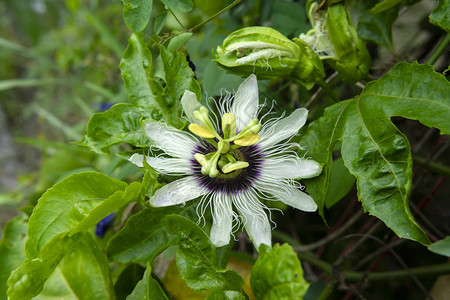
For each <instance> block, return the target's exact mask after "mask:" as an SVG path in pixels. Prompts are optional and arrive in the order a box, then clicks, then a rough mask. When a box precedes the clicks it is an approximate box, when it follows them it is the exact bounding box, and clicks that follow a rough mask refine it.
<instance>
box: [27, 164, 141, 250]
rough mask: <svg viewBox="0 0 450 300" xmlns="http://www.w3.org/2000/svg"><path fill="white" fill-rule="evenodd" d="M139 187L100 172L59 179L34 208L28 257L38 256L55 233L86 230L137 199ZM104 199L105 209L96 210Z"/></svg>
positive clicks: (29, 234)
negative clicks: (113, 211)
mask: <svg viewBox="0 0 450 300" xmlns="http://www.w3.org/2000/svg"><path fill="white" fill-rule="evenodd" d="M139 186H140V184H133V185H132V186H129V188H128V189H127V187H128V185H127V184H126V183H124V182H122V181H120V180H117V179H114V178H111V177H109V176H106V175H103V174H101V173H97V172H83V173H78V174H74V175H71V176H69V177H67V178H65V179H64V180H62V181H60V182H59V183H57V184H56V185H55V186H53V187H52V188H51V189H49V190H47V192H45V193H44V194H43V195H42V197H41V198H40V199H39V202H38V204H37V205H36V207H35V208H34V210H33V214H32V215H31V217H30V220H29V222H28V240H27V242H26V245H25V253H26V255H27V257H28V258H34V257H37V256H38V255H39V251H40V249H41V248H42V246H43V245H45V244H46V243H47V242H48V241H49V240H50V239H51V238H52V237H54V236H55V235H58V234H60V233H63V232H70V231H72V230H74V229H77V231H79V230H85V229H87V226H89V225H93V224H95V223H96V222H98V221H100V220H101V219H103V218H104V217H106V216H107V215H108V214H109V213H110V212H111V211H112V210H114V209H119V208H120V207H122V206H123V205H126V204H127V203H130V202H131V201H134V200H136V198H137V197H138V196H139V192H140V189H139ZM121 200H123V201H121ZM103 201H105V204H103V206H102V207H104V208H106V209H105V210H102V211H98V210H95V208H96V207H97V206H99V205H101V204H102V202H103ZM77 227H78V228H77Z"/></svg>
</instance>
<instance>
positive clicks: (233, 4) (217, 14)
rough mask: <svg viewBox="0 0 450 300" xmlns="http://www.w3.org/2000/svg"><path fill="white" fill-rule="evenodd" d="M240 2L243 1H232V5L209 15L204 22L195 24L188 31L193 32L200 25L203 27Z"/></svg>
mask: <svg viewBox="0 0 450 300" xmlns="http://www.w3.org/2000/svg"><path fill="white" fill-rule="evenodd" d="M239 2H241V0H235V1H233V3H231V4H230V5H228V6H227V7H225V8H224V9H222V10H220V11H218V12H216V13H215V14H214V15H212V16H211V17H209V18H208V19H206V20H204V21H203V22H201V23H199V24H197V25H195V26H194V27H192V28H191V29H189V30H187V31H188V32H192V31H194V30H196V29H197V28H199V27H202V26H203V25H205V24H206V23H208V22H209V21H211V20H212V19H214V18H216V17H217V16H219V15H221V14H223V13H224V12H226V11H227V10H229V9H230V8H232V7H233V6H235V5H236V4H238V3H239Z"/></svg>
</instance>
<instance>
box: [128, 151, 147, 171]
mask: <svg viewBox="0 0 450 300" xmlns="http://www.w3.org/2000/svg"><path fill="white" fill-rule="evenodd" d="M128 160H129V161H130V162H132V163H133V164H135V165H136V166H138V167H139V168H142V167H144V164H143V161H144V155H142V154H137V153H135V154H133V155H131V157H130V158H129V159H128Z"/></svg>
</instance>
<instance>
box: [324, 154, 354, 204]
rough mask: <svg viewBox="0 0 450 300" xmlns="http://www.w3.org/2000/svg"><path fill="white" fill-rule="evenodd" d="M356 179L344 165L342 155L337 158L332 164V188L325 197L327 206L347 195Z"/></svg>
mask: <svg viewBox="0 0 450 300" xmlns="http://www.w3.org/2000/svg"><path fill="white" fill-rule="evenodd" d="M355 181H356V179H355V177H354V176H353V175H352V174H350V172H349V171H348V169H347V168H346V167H345V166H344V160H343V159H342V157H339V158H338V159H335V160H334V161H333V164H332V166H331V177H330V189H329V191H328V194H327V197H326V199H325V204H326V206H327V208H330V207H332V206H333V205H335V204H336V203H337V202H339V200H341V199H342V198H343V197H344V196H345V195H347V194H348V192H350V190H351V189H352V187H353V185H354V184H355Z"/></svg>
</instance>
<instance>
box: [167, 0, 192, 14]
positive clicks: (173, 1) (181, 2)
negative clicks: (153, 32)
mask: <svg viewBox="0 0 450 300" xmlns="http://www.w3.org/2000/svg"><path fill="white" fill-rule="evenodd" d="M161 2H162V3H164V4H165V5H166V6H167V7H168V8H169V9H171V10H175V11H180V12H188V11H191V10H192V8H193V6H192V0H161Z"/></svg>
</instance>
